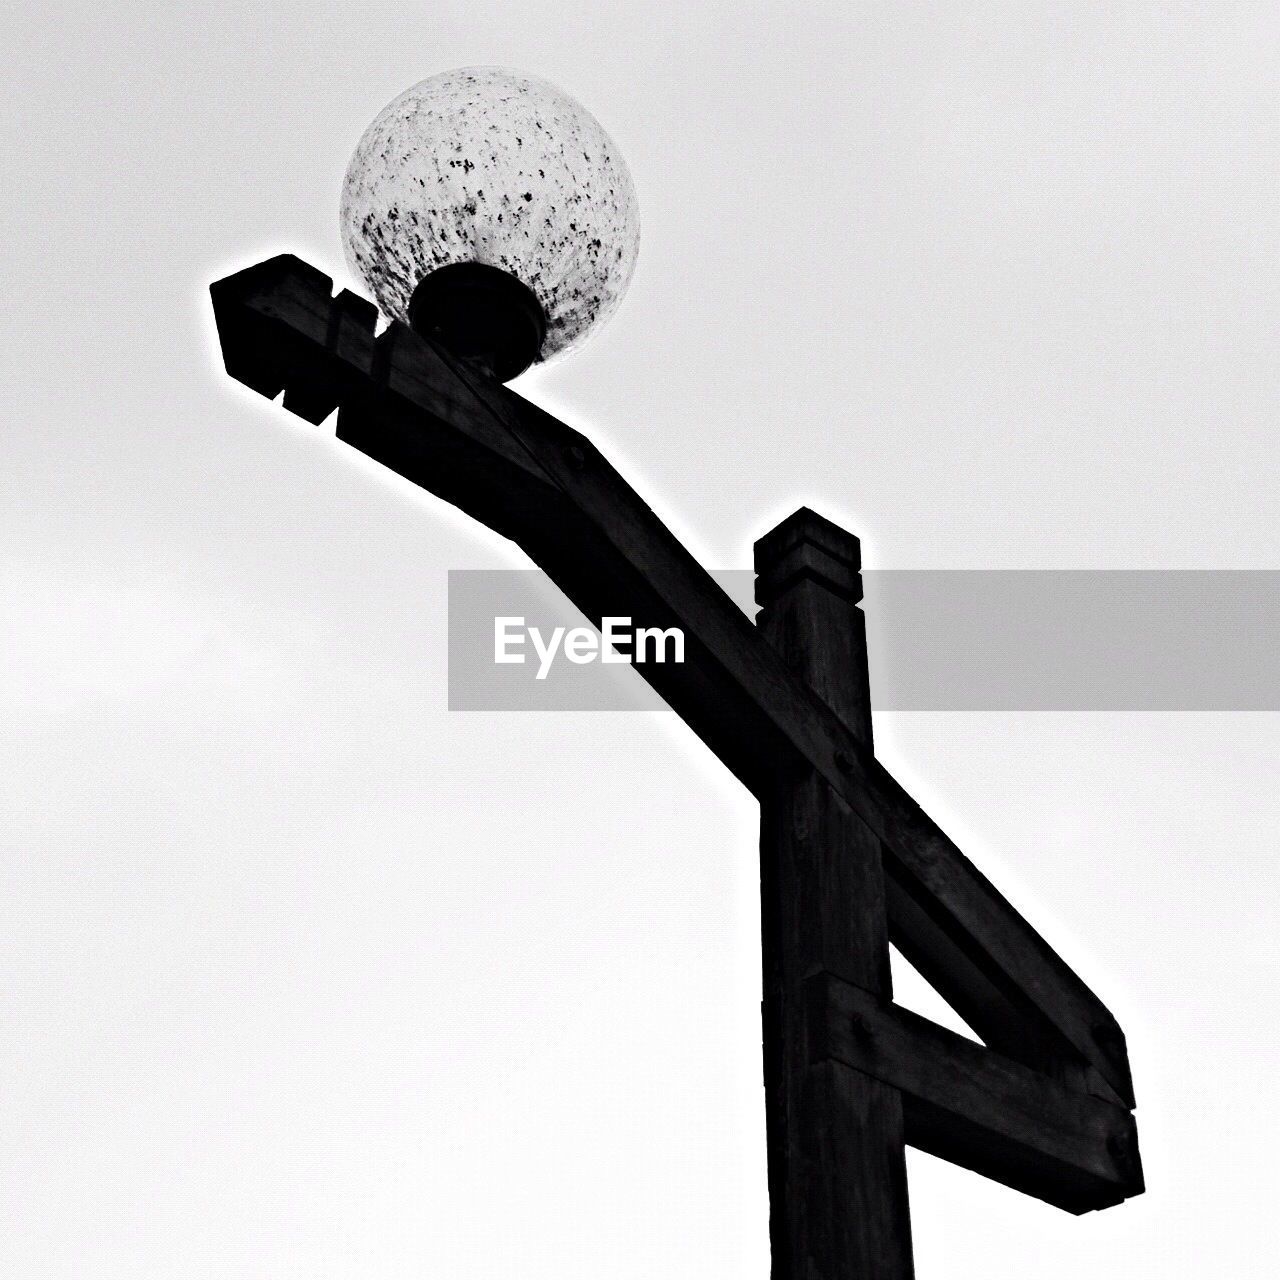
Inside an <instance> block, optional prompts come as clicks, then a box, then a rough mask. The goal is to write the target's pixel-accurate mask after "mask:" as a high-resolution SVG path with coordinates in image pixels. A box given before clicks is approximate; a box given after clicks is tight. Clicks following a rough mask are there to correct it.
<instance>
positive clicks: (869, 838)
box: [211, 256, 1143, 1280]
mask: <svg viewBox="0 0 1280 1280" xmlns="http://www.w3.org/2000/svg"><path fill="white" fill-rule="evenodd" d="M211 293H212V296H213V304H214V311H215V315H216V319H217V325H218V333H219V337H220V339H221V343H222V351H223V356H224V359H225V362H226V367H227V371H228V373H230V374H231V375H232V376H233V377H235V378H237V379H239V380H240V381H241V382H243V383H245V384H246V385H248V386H250V387H252V388H253V389H254V390H256V391H258V392H260V393H261V394H263V395H265V396H268V397H270V398H273V399H274V398H275V397H277V396H279V395H280V394H281V393H282V392H283V396H284V401H283V402H284V406H285V408H287V409H290V410H292V411H293V412H294V413H296V414H299V415H300V416H301V417H303V418H305V419H306V420H307V421H309V422H313V423H320V422H323V421H324V420H325V419H326V418H327V417H328V416H329V415H330V414H332V413H333V412H334V411H335V410H336V411H337V437H338V439H339V440H342V441H345V442H346V443H347V444H349V445H351V446H353V447H354V448H356V449H359V450H360V451H361V452H363V453H365V454H367V455H368V456H369V457H371V458H374V459H376V460H377V461H378V462H381V463H382V464H384V465H385V466H387V467H390V468H391V469H392V470H394V471H397V472H399V473H400V474H401V475H403V476H405V477H407V478H408V479H409V480H412V481H413V482H414V483H415V484H418V485H420V486H422V487H423V488H424V489H427V490H429V491H430V492H432V493H434V494H436V495H438V496H439V497H441V498H444V499H445V500H447V501H449V502H451V503H453V504H454V505H456V506H458V507H459V508H460V509H462V510H463V511H466V512H467V513H468V514H470V515H472V516H474V517H475V518H476V519H478V520H480V521H482V522H483V523H484V524H486V525H488V526H489V527H490V528H492V529H494V530H496V531H497V532H498V533H501V534H503V535H504V536H506V537H508V538H511V539H512V540H513V541H515V542H516V543H518V544H519V545H520V546H521V547H522V548H523V549H524V550H525V551H526V552H527V553H528V554H529V556H530V557H531V558H532V559H533V560H534V561H535V562H536V563H537V564H538V565H539V566H541V568H542V569H544V570H545V571H546V573H547V574H548V575H549V576H550V577H551V579H552V580H553V581H555V582H556V583H557V584H558V585H559V586H560V588H561V589H562V590H563V591H564V593H565V595H567V596H568V597H569V599H571V600H572V601H573V602H574V603H575V604H576V605H577V606H578V607H579V608H580V609H581V610H582V612H583V613H584V614H586V615H587V616H588V617H589V618H591V619H592V620H593V621H595V622H597V623H598V622H599V620H600V619H601V618H602V617H605V616H624V617H630V618H632V619H633V621H634V623H635V625H637V626H647V627H650V626H656V627H662V628H667V627H673V626H674V627H679V628H681V629H682V630H683V631H684V633H685V661H684V662H683V663H678V664H677V663H665V664H645V665H643V666H641V667H640V668H639V669H640V670H641V671H642V673H643V675H644V677H645V678H646V679H647V680H648V681H649V682H650V683H651V684H652V685H653V686H654V687H655V688H656V689H657V690H658V692H659V693H660V694H661V695H662V696H663V697H664V698H665V699H666V701H667V703H668V704H669V705H670V706H671V707H672V708H673V709H674V710H675V711H677V712H678V713H679V714H680V715H681V716H682V717H683V718H684V719H685V720H686V721H687V722H688V724H689V725H690V726H691V727H692V728H693V729H694V731H695V732H696V733H697V734H698V735H699V736H700V737H701V738H702V740H703V741H704V742H705V743H706V744H707V746H709V747H710V748H711V750H712V751H714V752H715V753H716V755H717V756H719V758H720V759H721V760H722V761H724V763H725V764H726V765H727V766H728V767H729V768H730V769H731V770H732V771H733V772H734V774H735V775H736V776H737V777H738V778H739V779H741V781H742V782H743V783H744V784H745V785H746V786H747V787H749V788H750V789H751V791H752V792H753V793H754V794H755V795H756V796H757V797H758V798H759V800H760V804H761V815H762V821H761V883H762V893H763V922H764V939H763V943H764V964H765V975H764V990H765V999H764V1004H763V1026H764V1060H765V1088H766V1095H767V1110H766V1114H767V1117H768V1130H769V1142H768V1146H769V1187H770V1200H771V1238H772V1245H773V1274H774V1277H775V1280H784V1278H785V1280H835V1278H836V1277H842V1278H843V1277H851V1278H852V1277H856V1278H858V1280H900V1278H901V1277H906V1276H910V1275H911V1274H912V1262H911V1238H910V1225H909V1218H908V1211H907V1185H906V1170H905V1160H904V1151H903V1147H904V1143H906V1144H910V1145H913V1146H916V1147H918V1148H920V1149H922V1150H924V1151H929V1152H932V1153H933V1154H935V1155H938V1156H941V1157H943V1158H944V1159H947V1160H950V1161H953V1162H954V1163H956V1164H960V1165H963V1166H965V1167H966V1168H969V1169H972V1170H974V1171H975V1172H978V1173H981V1174H984V1175H985V1176H987V1177H989V1178H993V1179H995V1180H997V1181H999V1182H1002V1183H1004V1184H1005V1185H1007V1186H1009V1187H1013V1188H1015V1189H1016V1190H1018V1191H1022V1192H1025V1193H1027V1194H1028V1195H1032V1196H1036V1197H1038V1198H1039V1199H1041V1200H1045V1201H1048V1202H1049V1203H1050V1204H1053V1205H1057V1206H1058V1207H1060V1208H1063V1209H1066V1210H1068V1211H1069V1212H1071V1213H1084V1212H1087V1211H1089V1210H1092V1209H1101V1208H1105V1207H1107V1206H1110V1205H1115V1204H1118V1203H1120V1202H1121V1201H1122V1200H1124V1199H1125V1198H1127V1197H1130V1196H1134V1195H1137V1194H1138V1193H1140V1192H1141V1191H1142V1189H1143V1182H1142V1171H1141V1164H1140V1161H1139V1157H1138V1144H1137V1133H1136V1129H1135V1125H1134V1121H1133V1116H1132V1114H1131V1109H1132V1107H1133V1105H1134V1099H1133V1090H1132V1084H1131V1081H1130V1075H1129V1065H1128V1059H1127V1054H1126V1050H1125V1042H1124V1036H1123V1034H1122V1032H1121V1030H1120V1027H1119V1026H1118V1025H1117V1023H1116V1021H1115V1019H1114V1018H1113V1017H1112V1016H1111V1014H1110V1013H1109V1012H1108V1011H1107V1009H1106V1008H1105V1007H1104V1006H1103V1004H1102V1003H1101V1001H1100V1000H1099V999H1098V998H1097V997H1096V996H1095V995H1094V994H1093V992H1092V991H1090V990H1089V988H1088V987H1087V986H1086V985H1085V984H1084V983H1083V982H1082V981H1081V980H1080V979H1079V978H1078V977H1077V976H1076V974H1075V973H1073V972H1072V970H1071V969H1070V968H1068V966H1067V965H1066V964H1065V963H1064V962H1063V961H1062V960H1061V959H1060V958H1059V957H1058V956H1057V955H1056V954H1055V953H1054V951H1053V950H1052V949H1051V948H1050V947H1049V946H1048V944H1047V943H1046V942H1045V941H1044V940H1043V939H1042V938H1041V937H1040V936H1039V934H1037V933H1036V931H1035V930H1034V929H1033V928H1032V927H1031V926H1030V925H1029V924H1028V923H1027V922H1026V921H1025V920H1024V919H1023V918H1022V916H1021V915H1019V914H1018V912H1017V911H1015V910H1014V908H1013V907H1012V906H1011V905H1010V904H1009V903H1008V902H1007V901H1006V900H1005V898H1004V897H1003V896H1002V895H1001V894H1000V893H999V891H998V890H997V889H996V888H995V887H994V886H993V885H992V884H991V883H990V882H989V881H988V880H987V879H986V878H985V877H984V876H983V875H982V873H981V872H979V871H978V870H977V868H976V867H974V865H973V864H972V863H971V862H970V861H969V860H968V859H967V858H966V857H965V856H964V854H962V853H961V852H960V850H959V849H958V848H956V846H955V845H954V844H953V843H952V841H951V840H950V839H949V838H948V837H947V836H946V835H945V834H944V833H943V832H942V831H941V830H940V829H939V827H938V826H937V825H936V824H935V823H934V822H933V821H932V819H930V818H929V817H928V815H927V814H925V813H924V812H923V811H922V810H921V808H920V807H919V805H917V804H916V803H915V801H914V800H912V798H911V797H910V796H909V795H907V793H906V792H905V791H904V790H903V789H902V787H900V786H899V785H898V783H897V782H895V781H894V779H893V778H892V777H891V776H890V775H889V773H888V772H887V771H886V770H885V769H884V768H883V767H882V766H881V765H880V764H879V763H878V762H877V761H876V759H875V756H874V754H873V751H872V742H871V714H870V705H869V694H868V684H867V668H866V639H865V632H864V627H863V618H862V613H861V611H860V610H859V609H858V607H857V606H858V601H859V600H860V598H861V578H860V564H859V553H858V542H857V539H856V538H854V537H853V536H852V535H851V534H849V533H847V532H846V531H845V530H843V529H840V528H838V527H837V526H835V525H833V524H831V523H830V522H829V521H827V520H825V519H823V518H822V517H820V516H818V515H816V514H815V513H813V512H811V511H808V510H805V509H802V510H800V511H797V512H796V513H795V514H794V515H792V516H790V517H789V518H788V519H786V520H784V521H783V522H782V524H780V525H779V526H778V527H777V528H776V529H774V530H773V531H772V532H770V533H769V534H767V535H766V536H765V537H763V538H762V539H761V540H760V541H759V542H758V543H757V544H756V571H757V599H758V601H759V603H760V604H761V606H762V611H761V614H760V618H759V624H758V626H753V625H752V624H751V622H750V621H749V620H748V619H747V617H746V616H745V615H744V614H743V613H742V612H741V611H740V610H739V609H738V608H737V607H736V606H735V605H734V604H733V603H732V602H731V601H730V600H729V599H728V597H727V596H725V595H724V593H723V592H722V591H721V589H720V588H719V587H718V586H717V585H716V583H715V582H714V581H713V580H712V578H711V577H710V576H709V575H708V574H707V572H706V571H705V570H704V569H703V568H702V566H701V565H699V564H698V563H697V562H696V561H695V560H694V558H693V557H692V556H691V555H690V554H689V553H688V552H687V551H686V550H685V548H684V547H683V546H682V545H681V544H680V543H679V542H678V541H677V540H676V538H675V537H674V536H673V535H672V534H671V532H670V531H669V530H668V529H667V528H666V527H665V526H664V525H663V524H662V523H661V521H659V520H658V518H657V517H656V516H655V515H654V513H653V512H652V511H651V510H650V509H649V508H648V507H647V506H646V505H645V503H644V502H643V501H642V500H641V499H640V497H639V496H638V495H637V494H636V493H635V491H634V490H633V489H632V488H631V487H630V486H629V485H628V484H627V483H626V481H625V480H624V479H623V478H622V477H621V476H620V475H619V474H618V473H617V472H616V471H615V470H614V469H613V468H612V467H611V466H610V465H609V463H608V462H607V461H606V459H605V458H604V457H603V456H602V455H601V453H600V452H599V451H598V450H597V449H596V447H595V446H594V445H593V444H592V443H591V441H590V440H588V439H587V438H586V437H585V436H583V435H581V434H580V433H578V432H576V431H574V430H572V429H571V428H569V427H567V426H565V424H564V423H562V422H559V421H557V420H556V419H555V418H553V417H551V416H550V415H549V414H547V413H545V412H543V411H542V410H541V409H539V408H537V407H536V406H535V405H533V404H530V403H529V402H528V401H526V400H524V399H522V398H521V397H520V396H519V395H517V394H516V393H515V392H513V391H511V390H509V389H508V388H506V387H504V386H503V385H501V384H500V383H499V382H497V381H495V380H494V379H492V378H491V377H488V376H486V375H485V374H484V373H483V372H482V371H480V370H478V369H477V368H475V367H473V366H470V365H464V364H462V363H460V362H458V361H457V360H454V359H453V358H451V357H450V356H449V354H448V353H447V352H446V351H444V350H442V349H440V348H439V347H437V346H436V345H434V344H433V343H432V342H430V341H429V340H427V339H425V338H423V337H421V336H419V335H418V334H416V333H414V332H413V331H411V330H410V329H409V328H407V327H406V326H404V325H402V324H399V323H393V324H391V325H390V326H389V327H388V328H387V329H386V330H385V332H383V333H382V334H381V335H380V336H377V337H375V311H374V307H373V306H372V304H371V303H369V302H367V301H365V300H364V299H362V298H359V297H357V296H355V295H354V294H351V293H349V292H346V291H343V292H342V293H339V294H338V296H337V297H336V298H335V297H334V296H333V288H332V284H331V282H330V280H329V279H328V277H326V276H324V275H323V274H321V273H320V272H319V271H317V270H315V268H313V267H310V266H308V265H307V264H306V263H304V262H302V261H300V260H299V259H297V258H294V257H291V256H283V257H278V258H273V259H271V260H269V261H267V262H263V263H261V264H259V265H257V266H254V267H251V268H249V269H248V270H246V271H242V272H239V273H237V274H236V275H233V276H230V277H228V278H227V279H225V280H221V281H219V282H217V283H216V284H214V285H213V286H212V289H211ZM891 941H892V942H893V943H894V944H896V945H897V946H898V947H899V949H900V950H901V951H902V953H903V954H904V955H905V956H906V957H907V959H909V960H910V961H911V963H912V964H913V965H915V967H916V968H917V969H918V970H919V971H920V972H921V973H922V974H923V975H924V977H925V978H926V979H928V981H929V982H931V983H932V984H933V986H934V987H935V988H936V989H937V990H938V992H939V993H940V994H941V995H942V996H943V997H944V998H945V999H946V1000H947V1001H949V1003H950V1004H951V1005H952V1007H953V1008H954V1009H955V1010H956V1011H957V1013H958V1014H959V1015H960V1016H961V1017H962V1018H963V1019H964V1021H965V1022H966V1023H967V1024H968V1025H969V1026H970V1027H971V1028H972V1029H973V1030H974V1032H975V1033H976V1034H977V1035H978V1036H979V1037H980V1038H981V1039H982V1041H983V1042H984V1043H983V1045H978V1044H976V1043H974V1042H972V1041H970V1040H967V1039H965V1038H963V1037H961V1036H958V1035H955V1034H954V1033H952V1032H950V1031H946V1030H944V1029H942V1028H941V1027H939V1026H937V1025H935V1024H933V1023H931V1022H929V1021H927V1020H926V1019H923V1018H920V1017H918V1016H916V1015H914V1014H912V1013H910V1012H908V1011H906V1010H904V1009H900V1008H898V1007H897V1006H895V1005H893V1004H892V1003H891V992H890V981H889V950H888V948H889V943H890V942H891Z"/></svg>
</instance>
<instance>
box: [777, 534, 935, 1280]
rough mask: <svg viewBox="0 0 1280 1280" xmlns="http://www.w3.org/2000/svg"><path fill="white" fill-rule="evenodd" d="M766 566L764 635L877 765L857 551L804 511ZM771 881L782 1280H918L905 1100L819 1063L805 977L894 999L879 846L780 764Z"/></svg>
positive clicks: (830, 795)
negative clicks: (825, 977)
mask: <svg viewBox="0 0 1280 1280" xmlns="http://www.w3.org/2000/svg"><path fill="white" fill-rule="evenodd" d="M755 561H756V575H757V577H756V599H757V602H758V603H759V604H760V605H761V606H762V611H761V613H760V616H759V619H758V626H759V628H760V631H761V632H762V633H763V635H764V636H765V637H766V638H767V639H768V640H769V642H770V643H771V644H772V645H773V646H774V648H775V649H777V650H778V652H779V653H780V655H781V656H782V658H783V660H784V661H785V662H786V664H787V665H788V666H789V667H790V668H791V669H792V670H793V671H794V672H796V674H797V675H799V676H800V677H801V678H802V679H804V680H805V681H807V682H808V683H809V684H810V685H811V686H812V687H813V688H814V689H815V690H816V691H817V692H818V694H819V695H820V696H821V697H822V698H823V700H824V701H825V702H826V703H827V704H828V705H829V706H830V707H831V708H832V709H833V710H834V711H836V712H837V714H838V715H839V716H840V718H841V719H842V720H843V721H844V723H845V724H846V726H847V727H848V728H849V730H850V731H851V732H852V734H853V737H854V739H855V741H856V743H857V744H858V748H859V749H860V750H861V751H862V752H865V758H866V759H867V760H869V759H870V756H871V711H870V698H869V691H868V677H867V650H866V630H865V623H864V619H863V616H862V613H861V611H860V610H859V609H858V607H857V605H858V601H859V600H860V599H861V598H862V579H861V574H860V556H859V548H858V540H857V538H855V537H854V536H853V535H852V534H849V533H847V532H845V530H843V529H841V528H839V527H838V526H836V525H833V524H832V523H831V522H830V521H828V520H825V519H823V518H822V517H821V516H819V515H817V514H815V513H814V512H812V511H809V510H807V509H805V508H801V509H800V510H799V511H797V512H796V513H795V514H794V515H792V516H789V517H788V518H787V519H786V520H784V521H783V522H782V523H781V524H780V525H778V527H777V528H775V529H774V530H772V531H771V532H770V533H768V534H767V535H765V537H763V538H761V539H760V541H759V542H757V543H756V548H755ZM840 763H841V762H840V761H839V760H837V764H840ZM859 763H860V762H859ZM842 767H845V768H848V769H850V770H852V769H853V768H854V762H853V761H852V760H850V761H847V762H846V763H845V764H844V765H842ZM760 882H761V917H762V928H763V952H764V1003H763V1006H762V1020H763V1032H764V1060H765V1097H766V1108H765V1109H766V1125H767V1131H768V1153H769V1200H770V1222H769V1234H770V1242H771V1246H772V1252H773V1280H907V1278H908V1277H910V1276H912V1275H913V1267H912V1259H911V1226H910V1218H909V1214H908V1208H907V1176H906V1160H905V1150H904V1142H903V1109H902V1098H901V1095H900V1094H899V1092H898V1090H897V1089H895V1088H893V1087H891V1086H890V1085H887V1084H885V1083H883V1082H882V1081H880V1080H877V1079H873V1078H872V1077H871V1076H869V1075H864V1074H862V1073H861V1072H859V1071H856V1070H854V1069H853V1068H851V1067H849V1066H847V1065H846V1064H844V1063H842V1062H837V1061H833V1060H831V1059H830V1058H829V1057H828V1058H824V1059H823V1060H813V1058H814V1055H813V1054H812V1053H811V1049H812V1045H813V1033H814V1030H815V1029H814V1027H813V1026H812V1025H810V1024H811V1022H812V1020H813V1018H812V1016H811V1014H810V1010H809V1009H808V1008H807V1005H808V1004H809V1003H810V1000H809V998H808V995H807V989H806V979H809V978H811V977H812V976H813V975H815V974H820V973H828V974H832V975H834V976H835V977H836V978H839V979H842V980H843V981H844V982H846V983H849V984H851V985H852V986H854V987H857V988H860V989H861V990H862V991H864V992H866V993H867V994H868V995H869V996H870V997H872V998H873V999H874V1000H875V1001H876V1002H877V1003H883V1004H887V1003H888V1001H889V998H890V977H889V941H888V926H887V921H886V910H885V886H884V873H883V869H882V859H881V850H880V842H879V841H878V840H877V839H876V837H875V836H874V835H873V834H872V832H871V831H870V830H869V829H868V828H867V826H866V825H865V824H864V823H863V822H862V821H861V820H860V819H859V818H858V816H857V815H856V814H855V813H854V812H853V810H852V809H851V808H850V807H849V806H848V805H847V804H846V803H845V802H844V801H843V800H842V799H841V798H840V797H839V796H838V795H836V794H835V792H834V791H833V790H832V789H831V786H830V785H829V784H828V782H826V781H825V780H824V779H823V778H822V777H821V776H820V775H819V774H818V773H816V772H815V771H814V770H813V769H812V768H810V767H802V768H801V769H799V770H785V769H784V768H783V766H782V762H781V761H780V762H779V776H778V777H777V780H776V785H775V786H774V787H772V788H770V790H769V792H768V793H766V794H765V795H763V796H762V797H761V828H760ZM809 989H811V986H810V988H809Z"/></svg>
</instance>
